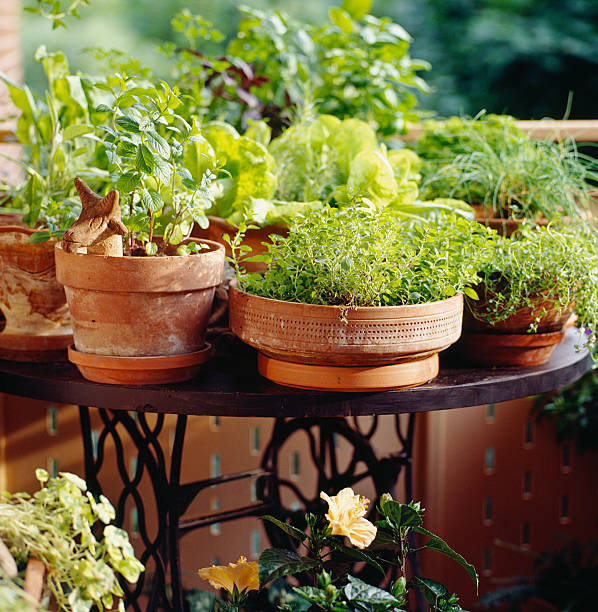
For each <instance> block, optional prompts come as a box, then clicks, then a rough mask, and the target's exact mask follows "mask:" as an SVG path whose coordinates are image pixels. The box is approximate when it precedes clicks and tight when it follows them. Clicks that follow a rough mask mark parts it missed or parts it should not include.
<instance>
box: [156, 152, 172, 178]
mask: <svg viewBox="0 0 598 612" xmlns="http://www.w3.org/2000/svg"><path fill="white" fill-rule="evenodd" d="M154 164H155V166H154V174H155V175H156V177H157V178H158V179H159V180H160V181H162V183H164V185H168V183H169V182H170V177H171V176H172V166H171V165H170V164H169V163H168V162H167V161H166V160H165V159H162V158H161V157H160V156H159V155H156V156H155V157H154Z"/></svg>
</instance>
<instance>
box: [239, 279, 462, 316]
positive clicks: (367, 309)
mask: <svg viewBox="0 0 598 612" xmlns="http://www.w3.org/2000/svg"><path fill="white" fill-rule="evenodd" d="M229 289H230V290H231V291H233V292H235V293H237V294H239V296H247V297H248V298H249V299H255V300H258V301H261V302H262V303H263V304H264V305H265V304H268V303H270V304H288V308H289V309H292V308H297V309H303V308H306V307H309V308H313V309H316V310H317V311H318V312H320V313H321V314H322V315H323V316H326V315H327V314H332V313H335V315H334V316H336V317H338V314H337V313H338V311H339V310H345V309H346V310H347V315H349V314H350V313H362V314H373V313H387V314H388V315H392V313H393V311H397V310H399V311H400V312H401V313H402V314H405V315H409V313H410V312H413V311H421V309H422V308H423V309H426V310H428V309H429V310H432V311H434V310H436V309H437V308H443V307H444V306H451V305H453V304H454V305H455V306H456V305H457V304H458V303H462V302H463V294H462V293H456V294H455V295H453V296H451V297H449V298H445V299H444V300H436V301H434V302H422V303H421V304H399V305H396V306H343V305H340V304H337V305H334V306H330V305H326V304H306V303H305V302H290V301H287V300H277V299H274V298H267V297H263V296H261V295H255V294H254V293H248V292H247V291H243V290H241V289H239V288H238V287H237V282H236V280H232V281H231V282H230V285H229ZM418 314H419V313H415V315H414V316H417V315H418ZM430 314H431V313H430Z"/></svg>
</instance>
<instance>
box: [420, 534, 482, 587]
mask: <svg viewBox="0 0 598 612" xmlns="http://www.w3.org/2000/svg"><path fill="white" fill-rule="evenodd" d="M413 531H415V532H416V533H421V534H423V535H426V536H428V537H429V538H430V539H429V540H428V541H427V542H426V543H425V544H424V548H428V549H430V550H437V551H438V552H440V553H442V554H443V555H446V556H447V557H450V558H451V559H452V560H453V561H456V562H457V563H458V564H459V565H460V566H461V567H462V568H463V569H464V570H465V571H466V572H467V573H468V574H469V575H470V577H471V579H472V580H473V583H474V584H475V588H476V593H477V590H478V583H479V581H478V575H477V573H476V571H475V567H474V566H473V565H471V563H467V561H466V560H465V558H464V557H462V556H461V555H460V554H459V553H458V552H456V551H454V550H453V549H452V548H451V547H450V546H449V545H448V544H447V543H446V542H445V541H444V540H443V539H442V538H439V537H438V536H437V535H434V534H433V533H432V532H431V531H428V530H427V529H424V528H423V527H414V528H413Z"/></svg>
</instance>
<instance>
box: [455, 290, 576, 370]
mask: <svg viewBox="0 0 598 612" xmlns="http://www.w3.org/2000/svg"><path fill="white" fill-rule="evenodd" d="M468 306H469V308H471V309H473V310H474V311H475V310H478V311H482V310H483V307H484V301H483V300H482V301H480V302H479V303H476V302H473V301H471V300H468ZM570 320H571V308H565V309H564V310H562V311H561V310H558V309H557V308H555V306H554V304H553V303H552V302H546V301H545V300H543V299H538V300H537V301H536V302H535V303H534V304H533V305H532V306H530V307H528V308H523V309H521V310H520V311H518V312H516V313H515V314H514V315H511V316H510V317H508V318H506V319H505V320H504V321H498V322H497V323H495V324H493V325H490V324H488V323H486V322H484V321H480V320H478V319H476V318H474V316H473V315H472V314H471V312H470V311H469V309H468V308H466V309H465V316H464V320H463V329H464V331H463V336H462V337H461V340H460V341H459V343H458V344H457V346H456V349H457V350H458V351H459V353H460V354H461V356H462V357H464V358H465V359H466V360H467V361H469V362H471V363H475V364H477V365H495V366H536V365H541V364H543V363H546V362H547V361H548V360H549V359H550V356H551V355H552V353H553V352H554V349H555V348H556V347H557V345H558V344H560V343H561V342H562V341H563V339H564V338H565V329H566V327H567V326H568V324H569V322H570ZM535 323H537V332H535V333H530V332H529V331H528V330H529V328H530V326H531V325H532V324H535Z"/></svg>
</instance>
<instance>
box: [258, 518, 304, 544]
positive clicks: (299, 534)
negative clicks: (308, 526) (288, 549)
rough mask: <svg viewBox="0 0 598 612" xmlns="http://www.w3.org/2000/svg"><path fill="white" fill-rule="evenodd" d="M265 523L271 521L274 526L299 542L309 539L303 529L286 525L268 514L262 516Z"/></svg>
mask: <svg viewBox="0 0 598 612" xmlns="http://www.w3.org/2000/svg"><path fill="white" fill-rule="evenodd" d="M260 518H261V519H262V520H263V521H270V522H271V523H273V524H274V525H276V526H277V527H278V528H279V529H282V530H283V531H284V532H285V533H287V534H288V535H290V536H291V537H292V538H295V539H296V540H299V542H303V541H304V540H305V539H306V538H307V534H306V533H305V532H303V531H301V529H297V528H296V527H293V526H292V525H289V524H288V523H284V522H283V521H279V520H278V519H277V518H274V517H273V516H270V515H269V514H266V515H264V516H260Z"/></svg>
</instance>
